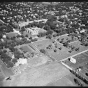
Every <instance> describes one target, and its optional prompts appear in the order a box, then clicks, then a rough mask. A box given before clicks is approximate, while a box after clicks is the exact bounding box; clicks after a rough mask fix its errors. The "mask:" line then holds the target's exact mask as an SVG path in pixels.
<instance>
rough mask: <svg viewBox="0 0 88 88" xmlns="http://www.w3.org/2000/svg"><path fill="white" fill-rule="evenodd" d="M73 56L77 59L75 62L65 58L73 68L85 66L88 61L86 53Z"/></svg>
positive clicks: (67, 63) (66, 62) (65, 61)
mask: <svg viewBox="0 0 88 88" xmlns="http://www.w3.org/2000/svg"><path fill="white" fill-rule="evenodd" d="M73 58H74V59H76V63H75V64H73V63H71V62H70V61H69V60H68V59H67V60H64V63H65V64H66V65H68V66H69V67H71V68H73V69H76V68H78V67H79V66H83V65H84V64H85V63H87V62H88V56H87V55H85V54H84V53H82V54H79V55H76V56H74V57H73Z"/></svg>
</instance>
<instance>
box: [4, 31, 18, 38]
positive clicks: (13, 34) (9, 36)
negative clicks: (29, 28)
mask: <svg viewBox="0 0 88 88" xmlns="http://www.w3.org/2000/svg"><path fill="white" fill-rule="evenodd" d="M18 35H19V34H18V33H15V32H9V33H6V36H7V37H8V38H13V37H16V36H18Z"/></svg>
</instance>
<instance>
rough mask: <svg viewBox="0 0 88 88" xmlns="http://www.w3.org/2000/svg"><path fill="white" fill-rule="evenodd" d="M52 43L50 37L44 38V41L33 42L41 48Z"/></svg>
mask: <svg viewBox="0 0 88 88" xmlns="http://www.w3.org/2000/svg"><path fill="white" fill-rule="evenodd" d="M50 44H52V41H51V40H49V39H46V40H42V41H36V42H34V43H32V45H34V46H36V47H37V48H38V49H39V50H40V49H45V48H46V47H47V46H48V45H50Z"/></svg>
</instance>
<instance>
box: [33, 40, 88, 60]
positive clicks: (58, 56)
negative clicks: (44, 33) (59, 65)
mask: <svg viewBox="0 0 88 88" xmlns="http://www.w3.org/2000/svg"><path fill="white" fill-rule="evenodd" d="M33 44H34V45H35V46H36V47H37V48H38V49H39V50H40V49H45V50H46V52H47V54H49V55H50V56H51V57H52V58H54V59H55V60H57V61H60V60H62V59H64V58H67V57H69V56H72V55H75V54H77V53H79V52H82V51H84V50H86V49H88V47H85V46H82V45H80V42H79V41H74V42H72V43H70V45H72V46H74V47H75V48H78V47H79V51H74V50H73V51H72V52H71V53H69V52H68V51H69V50H71V49H70V48H66V47H64V46H63V45H62V44H61V43H59V42H55V43H52V41H51V40H42V41H37V42H35V43H33ZM33 44H32V45H33ZM55 44H57V48H55ZM49 45H51V49H46V47H48V46H49ZM60 47H61V50H59V48H60ZM54 50H56V52H54Z"/></svg>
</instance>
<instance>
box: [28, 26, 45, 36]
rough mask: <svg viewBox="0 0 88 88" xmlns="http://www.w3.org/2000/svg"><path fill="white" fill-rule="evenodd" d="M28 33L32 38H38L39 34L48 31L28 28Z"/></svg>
mask: <svg viewBox="0 0 88 88" xmlns="http://www.w3.org/2000/svg"><path fill="white" fill-rule="evenodd" d="M26 32H27V33H29V34H30V35H32V36H37V35H38V34H39V33H43V32H46V30H44V29H41V28H38V27H32V28H26Z"/></svg>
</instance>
